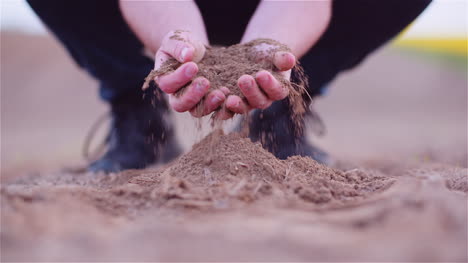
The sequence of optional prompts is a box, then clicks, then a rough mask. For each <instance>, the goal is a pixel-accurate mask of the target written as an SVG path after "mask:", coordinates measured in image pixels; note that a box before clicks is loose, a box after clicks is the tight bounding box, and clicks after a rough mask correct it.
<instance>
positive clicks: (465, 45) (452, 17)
mask: <svg viewBox="0 0 468 263" xmlns="http://www.w3.org/2000/svg"><path fill="white" fill-rule="evenodd" d="M393 45H394V46H396V47H400V48H405V49H411V50H416V51H422V52H428V53H436V54H445V55H450V56H459V57H465V58H466V57H467V54H468V41H467V1H465V0H435V1H433V3H432V4H431V5H430V6H429V7H428V9H427V10H426V11H425V12H424V13H423V14H422V15H421V16H420V17H419V18H418V19H417V20H416V21H415V22H414V23H413V24H411V25H410V26H408V28H407V29H406V30H405V31H403V32H402V33H401V34H400V36H399V37H398V38H397V39H396V40H395V41H394V42H393Z"/></svg>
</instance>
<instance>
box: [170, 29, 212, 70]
mask: <svg viewBox="0 0 468 263" xmlns="http://www.w3.org/2000/svg"><path fill="white" fill-rule="evenodd" d="M161 51H163V52H164V53H166V54H167V55H169V56H171V57H173V58H174V59H176V60H177V61H179V62H180V63H185V62H189V61H194V62H198V61H200V60H201V59H202V58H203V56H204V55H205V51H206V48H205V46H204V45H203V43H202V42H201V41H199V40H196V39H195V38H194V37H193V36H192V35H191V34H190V32H188V31H181V30H175V31H171V32H169V33H168V34H166V36H165V37H164V39H163V42H162V45H161Z"/></svg>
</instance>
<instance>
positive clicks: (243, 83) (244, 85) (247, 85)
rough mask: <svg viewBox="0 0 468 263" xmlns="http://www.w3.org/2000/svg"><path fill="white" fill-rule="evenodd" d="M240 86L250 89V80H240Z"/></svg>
mask: <svg viewBox="0 0 468 263" xmlns="http://www.w3.org/2000/svg"><path fill="white" fill-rule="evenodd" d="M241 85H242V86H243V87H244V88H250V87H251V86H252V81H251V80H250V79H244V80H242V82H241Z"/></svg>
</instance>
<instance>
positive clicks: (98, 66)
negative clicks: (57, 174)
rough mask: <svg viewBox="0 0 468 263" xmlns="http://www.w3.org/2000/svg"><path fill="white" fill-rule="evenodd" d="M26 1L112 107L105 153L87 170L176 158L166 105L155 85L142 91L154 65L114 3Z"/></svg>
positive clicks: (104, 0)
mask: <svg viewBox="0 0 468 263" xmlns="http://www.w3.org/2000/svg"><path fill="white" fill-rule="evenodd" d="M28 2H29V4H30V5H31V7H32V8H33V9H34V11H36V13H37V14H38V15H39V17H40V18H41V19H42V21H44V23H45V24H46V25H47V26H48V27H49V28H50V30H52V32H53V33H54V34H55V35H56V36H57V38H58V39H59V40H60V41H61V42H62V43H63V44H64V46H65V47H66V49H67V50H68V51H69V53H70V54H71V56H72V57H73V58H74V60H75V61H76V62H77V63H78V64H79V65H80V66H81V67H82V68H84V69H85V70H86V71H88V72H89V73H90V74H91V75H92V76H93V77H95V78H96V79H97V80H98V81H99V83H100V95H101V97H102V98H103V99H104V100H106V101H108V102H110V104H111V110H112V130H111V132H110V134H109V136H108V140H107V141H108V151H107V152H106V154H105V155H104V156H103V157H102V158H101V159H99V160H97V161H96V162H93V163H92V164H91V165H90V170H92V171H107V172H109V171H120V170H123V169H129V168H144V167H146V166H147V165H149V164H152V163H154V162H155V161H157V160H162V161H169V160H170V159H171V158H173V157H175V156H177V155H178V154H179V153H180V150H179V147H178V145H177V143H176V141H175V135H174V132H173V126H172V124H171V123H169V122H168V121H167V118H165V116H164V115H165V114H167V112H168V106H167V103H166V101H165V100H164V99H163V96H154V94H153V92H159V89H156V87H155V86H154V85H152V86H151V88H150V89H147V90H146V91H145V92H144V93H143V91H142V90H141V86H142V84H143V81H144V78H145V77H146V75H147V74H148V73H149V72H150V70H151V69H152V68H153V61H152V60H151V59H149V58H147V57H145V56H144V55H143V45H142V43H141V42H140V41H139V40H138V39H137V38H136V36H135V35H134V34H133V32H132V31H131V30H130V29H129V27H128V26H127V24H126V22H125V21H124V19H123V17H122V15H121V12H120V9H119V6H118V0H95V1H90V0H72V1H65V0H28ZM70 99H72V98H70ZM152 104H153V105H152Z"/></svg>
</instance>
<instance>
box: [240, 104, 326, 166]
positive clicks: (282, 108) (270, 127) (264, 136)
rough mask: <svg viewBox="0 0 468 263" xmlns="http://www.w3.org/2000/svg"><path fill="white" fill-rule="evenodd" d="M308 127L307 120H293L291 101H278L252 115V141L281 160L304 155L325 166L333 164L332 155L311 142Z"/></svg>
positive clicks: (250, 133)
mask: <svg viewBox="0 0 468 263" xmlns="http://www.w3.org/2000/svg"><path fill="white" fill-rule="evenodd" d="M307 114H309V115H310V114H312V113H311V112H308V113H306V115H307ZM304 125H305V124H304V120H301V121H299V122H295V121H294V120H293V118H292V114H291V112H290V109H289V103H288V101H287V100H282V101H277V102H274V103H273V104H272V105H271V106H270V107H269V108H268V109H266V110H255V111H254V112H253V113H252V114H251V116H250V121H249V137H250V139H251V140H252V141H253V142H256V141H260V142H261V143H262V146H263V148H265V149H267V150H268V151H269V152H271V153H272V154H274V155H275V156H276V157H277V158H279V159H287V158H288V157H290V156H293V155H300V156H309V157H311V158H312V159H314V160H316V161H317V162H319V163H322V164H325V165H327V164H330V157H329V156H328V154H327V153H325V152H324V151H322V150H320V149H319V148H317V147H316V146H314V145H312V144H311V143H310V142H309V141H308V140H307V138H306V136H305V127H304Z"/></svg>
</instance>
